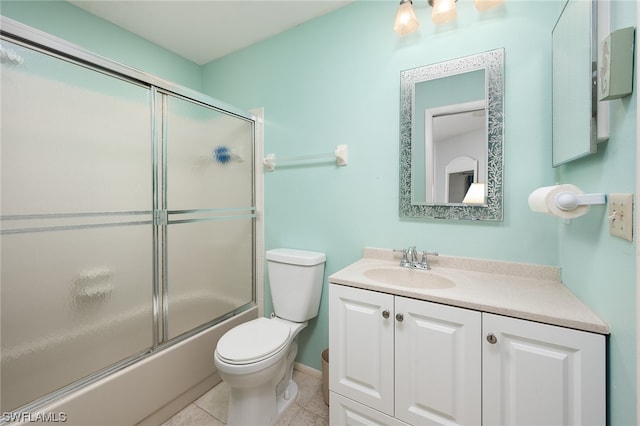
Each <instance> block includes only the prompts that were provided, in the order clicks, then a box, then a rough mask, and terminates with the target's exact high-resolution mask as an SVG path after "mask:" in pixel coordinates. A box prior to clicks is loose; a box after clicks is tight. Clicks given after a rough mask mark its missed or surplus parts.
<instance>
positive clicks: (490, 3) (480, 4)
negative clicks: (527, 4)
mask: <svg viewBox="0 0 640 426" xmlns="http://www.w3.org/2000/svg"><path fill="white" fill-rule="evenodd" d="M473 3H474V4H475V5H476V9H478V12H484V11H485V10H489V9H491V8H492V7H496V6H498V5H500V4H502V3H504V0H473Z"/></svg>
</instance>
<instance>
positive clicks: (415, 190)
mask: <svg viewBox="0 0 640 426" xmlns="http://www.w3.org/2000/svg"><path fill="white" fill-rule="evenodd" d="M503 102H504V49H496V50H491V51H488V52H483V53H479V54H476V55H471V56H466V57H463V58H458V59H453V60H449V61H445V62H440V63H437V64H433V65H427V66H423V67H419V68H413V69H409V70H405V71H402V72H401V73H400V216H401V217H407V218H439V219H464V220H491V221H501V220H502V175H503V173H502V170H503V155H502V144H503V138H504V137H503V136H504V128H503V127H504V109H503Z"/></svg>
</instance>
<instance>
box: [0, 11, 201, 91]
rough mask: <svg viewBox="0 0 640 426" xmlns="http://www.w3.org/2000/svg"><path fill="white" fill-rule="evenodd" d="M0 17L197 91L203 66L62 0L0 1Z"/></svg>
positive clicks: (199, 86)
mask: <svg viewBox="0 0 640 426" xmlns="http://www.w3.org/2000/svg"><path fill="white" fill-rule="evenodd" d="M0 15H2V16H5V17H7V18H10V19H13V20H16V21H19V22H22V23H23V24H26V25H29V26H31V27H34V28H37V29H39V30H41V31H44V32H47V33H49V34H52V35H54V36H56V37H60V38H62V39H65V40H67V41H70V42H72V43H74V44H76V45H77V46H79V47H81V48H83V49H86V50H89V51H90V52H92V53H95V54H98V55H101V56H104V57H106V58H109V59H111V60H113V61H116V62H120V63H122V64H125V65H128V66H130V67H133V68H137V69H139V70H142V71H145V72H147V73H149V74H152V75H155V76H157V77H160V78H163V79H165V80H169V81H171V82H173V83H176V84H180V85H182V86H186V87H188V88H190V89H194V90H200V91H201V90H202V67H200V66H199V65H197V64H195V63H193V62H191V61H188V60H186V59H184V58H182V57H180V56H178V55H176V54H175V53H172V52H170V51H168V50H166V49H164V48H162V47H160V46H158V45H156V44H153V43H150V42H148V41H147V40H145V39H143V38H141V37H138V36H136V35H134V34H132V33H130V32H128V31H125V30H123V29H122V28H120V27H118V26H116V25H113V24H111V23H110V22H107V21H105V20H103V19H100V18H97V17H95V16H94V15H91V14H90V13H88V12H85V11H84V10H82V9H80V8H78V7H76V6H74V5H72V4H71V3H67V2H66V1H60V0H48V1H32V0H9V1H7V0H0Z"/></svg>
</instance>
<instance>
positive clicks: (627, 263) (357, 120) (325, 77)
mask: <svg viewBox="0 0 640 426" xmlns="http://www.w3.org/2000/svg"><path fill="white" fill-rule="evenodd" d="M612 3H613V5H612V8H613V12H612V22H613V24H612V28H613V29H615V28H617V27H618V26H626V25H633V18H634V17H635V16H636V15H635V5H634V3H633V2H630V1H613V2H612ZM415 4H416V13H417V15H418V19H419V20H420V21H421V29H420V31H419V33H418V34H412V35H409V36H407V37H405V38H399V37H397V36H396V35H395V33H393V31H392V29H391V26H392V22H393V17H394V14H395V10H396V8H397V2H391V1H389V2H384V3H382V2H357V3H355V4H352V5H349V6H347V7H345V8H343V9H341V10H338V11H336V12H334V13H331V14H329V15H327V16H324V17H322V18H320V19H317V20H315V21H312V22H309V23H307V24H304V25H301V26H299V27H297V28H295V29H293V30H290V31H288V32H286V33H284V34H281V35H279V36H276V37H273V38H271V39H269V40H267V41H265V42H263V43H260V44H258V45H255V46H252V47H250V48H247V49H245V50H243V51H241V52H238V53H236V54H232V55H229V56H227V57H225V58H222V59H220V60H218V61H215V62H213V63H211V64H208V65H207V66H205V70H204V83H203V84H204V86H203V87H204V90H205V92H207V93H208V94H211V95H215V96H216V97H218V98H220V99H223V100H225V101H227V102H230V103H232V104H235V105H237V106H240V107H242V108H247V109H248V108H253V107H258V106H264V107H265V119H266V122H265V152H266V153H270V152H273V153H275V154H276V155H280V156H290V155H303V154H311V153H324V152H331V151H332V150H333V149H334V147H335V146H336V145H338V144H348V145H349V158H350V163H349V165H348V166H347V167H345V168H337V167H335V166H333V165H330V164H325V165H315V166H308V167H301V166H300V167H286V168H285V167H282V168H279V169H277V170H276V171H275V172H273V173H268V174H266V176H265V192H266V193H265V200H266V207H265V210H266V243H267V248H273V247H278V246H284V247H296V248H304V249H311V250H321V251H325V252H326V253H327V256H328V261H327V270H326V275H327V276H328V275H330V274H331V273H333V272H335V271H336V270H338V269H340V268H342V267H344V266H346V265H348V264H350V263H351V262H353V261H355V260H357V259H358V258H359V257H360V256H361V249H362V247H363V246H375V247H387V248H389V247H405V246H408V245H413V244H415V245H417V246H418V247H419V248H421V249H422V248H424V249H428V250H437V251H439V252H440V253H443V254H450V255H460V256H472V257H485V258H494V259H501V260H508V261H520V262H527V263H541V264H549V265H558V266H561V267H562V268H563V278H564V280H565V282H566V283H567V285H568V286H569V287H570V288H571V289H572V290H573V291H574V292H575V293H576V295H577V296H578V297H580V298H581V299H582V300H583V301H585V302H586V303H587V304H589V305H590V306H592V307H593V309H594V310H596V312H597V313H598V314H600V316H601V317H602V318H603V319H604V320H605V321H606V322H607V323H609V324H610V325H611V328H612V331H613V337H612V338H611V347H610V350H609V363H610V367H609V374H610V376H609V377H610V379H609V380H610V381H609V393H610V413H609V416H610V424H612V425H631V424H635V423H636V422H635V418H636V414H635V395H636V390H635V387H636V386H635V362H636V359H635V306H634V303H635V297H634V295H635V291H634V285H635V284H634V274H635V263H634V262H635V257H634V256H635V250H634V246H633V245H632V244H631V243H625V242H622V241H621V240H614V239H612V238H610V237H609V236H608V235H607V234H606V229H605V225H606V218H604V208H603V207H595V208H594V209H593V211H592V212H591V213H590V214H589V215H588V216H585V217H582V218H579V219H576V220H574V221H573V222H572V223H571V224H570V225H565V224H563V223H561V221H559V220H558V219H555V218H552V217H548V216H545V215H540V214H534V213H532V212H531V211H530V210H529V209H528V206H527V197H528V196H529V194H530V193H531V191H532V190H533V189H535V188H537V187H539V186H545V185H551V184H554V183H556V182H570V183H574V184H577V185H579V186H582V187H583V189H585V190H589V191H592V190H593V191H603V192H612V191H614V192H615V191H619V192H634V191H635V189H634V176H635V164H634V158H635V156H634V155H633V153H634V148H633V146H634V141H635V136H634V135H635V125H636V123H635V118H634V117H635V115H634V114H635V112H634V111H635V95H634V97H632V98H627V99H625V100H623V101H615V102H613V103H612V127H613V129H612V133H613V136H612V141H611V142H610V143H609V144H608V145H609V146H607V147H604V150H605V152H604V153H601V154H598V155H596V156H593V158H590V159H587V160H583V161H581V162H577V163H575V164H571V165H568V166H564V167H562V168H560V169H557V170H556V169H553V168H552V167H551V84H550V75H551V63H550V61H551V31H552V29H553V26H554V24H555V21H556V19H557V17H558V15H559V13H560V10H561V4H562V1H556V2H552V1H509V2H507V3H506V4H505V5H504V6H503V7H501V8H500V9H496V10H493V11H490V12H488V13H487V14H484V15H478V14H477V13H476V12H475V10H474V9H473V5H472V3H471V2H463V1H460V2H458V10H459V12H458V20H457V22H456V23H455V24H451V25H449V26H446V25H445V26H441V27H438V28H437V29H435V28H434V26H433V25H432V24H431V22H430V20H429V16H428V13H429V12H430V9H429V8H426V7H420V5H419V4H418V2H416V3H415ZM499 47H504V48H505V61H506V62H505V74H506V86H505V176H504V182H505V196H504V199H505V214H504V217H505V220H504V222H502V223H478V222H473V223H470V222H455V221H442V220H427V221H411V220H401V219H399V217H398V173H399V170H398V104H399V99H398V96H399V74H400V70H403V69H407V68H413V67H416V66H420V65H424V64H430V63H435V62H439V61H442V60H445V59H449V58H456V57H460V56H464V55H468V54H472V53H478V52H482V51H486V50H490V49H495V48H499ZM614 103H615V104H617V105H613V104H614ZM609 169H612V170H609ZM605 175H608V176H607V177H604V176H605ZM610 274H611V275H612V276H613V278H614V279H613V280H612V279H610V277H609V276H608V275H610ZM325 285H326V283H325ZM326 295H327V292H326V286H325V292H324V294H323V300H322V305H321V308H320V314H319V316H318V318H317V319H316V320H314V321H311V323H310V326H309V328H308V329H307V330H305V331H304V332H303V334H302V335H301V338H300V342H301V349H300V354H299V356H298V360H299V361H300V362H303V363H304V364H307V365H310V366H312V367H315V368H320V352H321V350H322V349H323V348H324V347H326V345H327V341H328V340H327V336H328V329H327V318H328V312H327V300H326ZM267 300H269V298H268V288H267ZM270 309H271V306H270V304H269V303H268V302H267V307H266V312H270Z"/></svg>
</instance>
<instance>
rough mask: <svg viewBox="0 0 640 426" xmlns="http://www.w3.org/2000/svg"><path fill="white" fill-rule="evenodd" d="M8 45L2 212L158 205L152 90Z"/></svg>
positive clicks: (0, 72) (3, 68)
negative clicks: (153, 170)
mask: <svg viewBox="0 0 640 426" xmlns="http://www.w3.org/2000/svg"><path fill="white" fill-rule="evenodd" d="M2 47H3V49H5V51H9V50H10V51H12V52H13V54H15V55H17V56H18V57H20V58H21V61H20V60H18V61H13V62H11V61H7V60H3V61H2V62H1V65H0V76H1V77H0V78H1V80H0V84H1V86H2V111H1V117H0V118H1V120H2V129H1V133H0V138H1V141H2V159H1V170H2V187H1V190H2V191H1V192H2V214H3V215H13V214H35V213H68V212H86V211H114V210H116V211H122V210H150V209H151V197H152V187H151V118H150V117H151V116H150V108H149V102H150V101H149V89H148V88H144V87H140V86H137V85H134V84H131V83H128V82H126V81H123V80H120V79H117V78H113V77H111V76H108V75H105V74H102V73H99V72H96V71H93V70H91V69H88V68H84V67H80V66H78V65H76V64H73V63H70V62H66V61H63V60H61V59H58V58H55V57H52V56H48V55H45V54H43V53H40V52H37V51H32V50H30V49H27V48H23V47H20V46H18V45H15V44H12V43H9V42H7V41H2Z"/></svg>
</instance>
